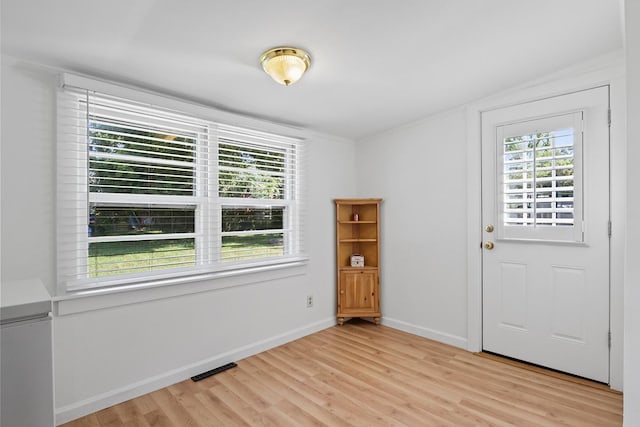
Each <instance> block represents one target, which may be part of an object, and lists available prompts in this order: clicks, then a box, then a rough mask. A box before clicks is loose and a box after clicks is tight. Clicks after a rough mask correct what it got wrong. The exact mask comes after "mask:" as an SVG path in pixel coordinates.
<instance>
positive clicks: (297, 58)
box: [260, 47, 311, 86]
mask: <svg viewBox="0 0 640 427" xmlns="http://www.w3.org/2000/svg"><path fill="white" fill-rule="evenodd" d="M260 64H261V65H262V69H263V70H264V72H265V73H267V74H269V75H270V76H271V78H272V79H273V80H275V81H277V82H278V83H280V84H281V85H285V86H289V85H291V84H293V83H295V82H297V81H298V80H300V77H302V75H303V74H304V73H305V71H307V69H308V68H309V66H310V65H311V57H310V56H309V54H308V53H307V52H305V51H304V50H302V49H298V48H297V47H274V48H273V49H269V50H268V51H266V52H265V53H263V54H262V56H261V57H260Z"/></svg>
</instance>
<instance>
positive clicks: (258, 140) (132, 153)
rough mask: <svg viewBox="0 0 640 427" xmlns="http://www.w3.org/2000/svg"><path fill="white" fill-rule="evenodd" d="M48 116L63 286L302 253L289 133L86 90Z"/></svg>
mask: <svg viewBox="0 0 640 427" xmlns="http://www.w3.org/2000/svg"><path fill="white" fill-rule="evenodd" d="M58 112H59V113H58V282H59V284H60V287H61V290H62V291H63V292H67V291H74V290H79V289H86V288H93V287H104V286H111V285H119V284H129V283H135V282H144V281H148V280H149V279H150V278H166V277H174V276H182V275H186V274H198V273H201V272H210V271H215V270H220V269H226V268H240V267H242V266H246V265H249V263H252V264H255V263H257V262H267V263H273V262H281V260H286V259H288V258H292V257H296V256H299V255H300V254H301V253H302V237H301V236H302V233H301V226H300V220H299V218H300V208H301V203H300V201H301V197H300V191H301V186H300V185H301V170H300V167H299V160H300V159H299V155H300V152H301V150H302V147H301V145H300V140H297V139H294V138H285V137H280V136H277V135H272V134H268V133H261V132H255V131H250V130H245V129H240V128H234V127H230V126H225V125H220V124H217V123H213V122H209V121H206V120H201V119H198V118H194V117H190V116H188V115H185V114H180V113H175V112H172V111H168V110H164V109H161V108H157V107H153V106H149V105H145V104H140V103H135V102H131V101H127V100H123V99H120V98H115V97H110V96H107V95H102V94H96V93H92V92H90V91H88V90H76V89H70V88H67V89H65V90H64V91H61V93H60V94H59V97H58ZM230 261H231V262H230Z"/></svg>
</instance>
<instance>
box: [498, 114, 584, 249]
mask: <svg viewBox="0 0 640 427" xmlns="http://www.w3.org/2000/svg"><path fill="white" fill-rule="evenodd" d="M498 145H499V147H498V153H500V154H499V159H498V161H499V164H501V167H500V169H499V171H498V179H499V180H500V182H502V186H501V189H500V192H501V194H500V195H499V197H498V200H501V203H502V206H501V212H502V221H501V224H500V230H499V231H500V234H501V237H505V238H525V239H542V240H557V241H581V240H582V203H581V200H582V194H581V188H582V180H581V176H582V170H581V152H582V151H581V147H582V113H570V114H564V115H560V116H554V117H549V118H543V119H535V120H529V121H525V122H520V123H514V124H509V125H504V126H499V127H498Z"/></svg>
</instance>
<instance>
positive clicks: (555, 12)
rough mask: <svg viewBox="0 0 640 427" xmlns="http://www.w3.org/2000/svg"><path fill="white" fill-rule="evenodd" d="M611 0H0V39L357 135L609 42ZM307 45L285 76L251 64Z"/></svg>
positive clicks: (613, 42) (116, 76)
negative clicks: (295, 72)
mask: <svg viewBox="0 0 640 427" xmlns="http://www.w3.org/2000/svg"><path fill="white" fill-rule="evenodd" d="M620 3H621V2H620V1H619V0H536V1H525V0H314V1H311V0H308V1H304V0H298V1H292V0H290V1H286V0H235V1H232V0H228V1H223V0H182V1H180V0H135V1H131V0H109V1H98V0H58V1H51V0H1V8H2V9H1V19H2V21H1V25H2V27H1V36H2V52H3V53H5V54H9V55H12V56H16V57H19V58H24V59H28V60H31V61H35V62H40V63H44V64H47V65H52V66H56V67H63V68H65V69H68V70H71V71H75V72H79V73H85V74H90V75H94V76H96V77H102V78H107V79H109V80H114V81H118V82H122V83H127V84H133V85H136V86H140V87H144V88H147V89H152V90H156V91H160V92H163V93H167V94H171V95H176V96H179V97H181V98H186V99H189V100H193V101H197V102H201V103H204V104H208V105H213V106H216V107H218V108H221V109H224V110H228V111H233V112H239V113H242V114H246V115H250V116H255V117H261V118H268V119H270V120H273V121H276V122H281V123H288V124H294V125H297V126H302V127H306V128H310V129H314V130H317V131H321V132H326V133H330V134H334V135H339V136H344V137H347V138H352V139H358V138H361V137H363V136H365V135H368V134H372V133H375V132H378V131H381V130H385V129H388V128H392V127H394V126H397V125H400V124H403V123H407V122H410V121H413V120H416V119H419V118H421V117H425V116H427V115H429V114H433V113H435V112H437V111H441V110H444V109H447V108H451V107H454V106H457V105H461V104H464V103H466V102H469V101H471V100H474V99H478V98H481V97H483V96H486V95H489V94H491V93H495V92H497V91H500V90H502V89H506V88H508V87H511V86H514V85H517V84H520V83H523V82H526V81H528V80H531V79H534V78H536V77H540V76H542V75H544V74H547V73H550V72H553V71H555V70H558V69H560V68H563V67H565V66H569V65H572V64H575V63H578V62H581V61H585V60H589V59H591V58H594V57H596V56H599V55H602V54H605V53H608V52H611V51H614V50H618V49H621V48H622V30H621V21H622V19H621V10H620V9H621V7H620ZM284 44H291V45H295V46H298V47H301V48H303V49H306V50H307V51H308V52H310V54H311V57H312V65H311V68H310V70H309V72H308V73H307V74H306V75H305V76H304V77H303V78H302V80H300V81H299V82H298V83H297V84H295V85H293V86H290V87H284V86H280V85H278V84H276V83H275V82H273V81H272V80H271V79H270V78H269V77H268V76H267V75H266V74H264V73H263V72H262V69H261V68H260V65H259V64H258V58H259V56H260V54H261V53H262V52H263V51H264V50H266V49H268V48H271V47H275V46H278V45H284Z"/></svg>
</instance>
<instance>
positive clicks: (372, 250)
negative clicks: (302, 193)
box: [335, 199, 382, 325]
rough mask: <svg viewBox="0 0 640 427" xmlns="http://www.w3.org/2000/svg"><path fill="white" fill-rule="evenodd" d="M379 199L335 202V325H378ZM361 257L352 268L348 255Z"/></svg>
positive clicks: (337, 200) (379, 315)
mask: <svg viewBox="0 0 640 427" xmlns="http://www.w3.org/2000/svg"><path fill="white" fill-rule="evenodd" d="M381 201H382V199H336V200H335V203H336V264H337V274H338V278H337V279H338V290H337V291H338V298H337V300H338V311H337V318H338V324H340V325H342V324H343V323H344V321H345V319H347V318H353V317H367V318H373V320H374V322H375V323H376V324H379V323H380V317H381V314H380V202H381ZM354 254H359V255H362V256H364V267H352V266H351V255H354Z"/></svg>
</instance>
